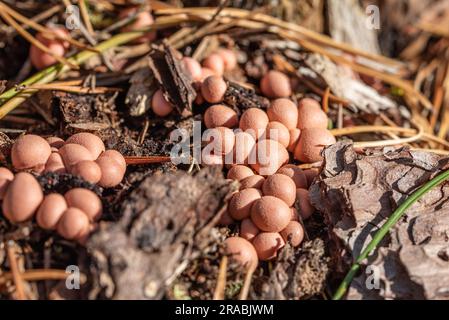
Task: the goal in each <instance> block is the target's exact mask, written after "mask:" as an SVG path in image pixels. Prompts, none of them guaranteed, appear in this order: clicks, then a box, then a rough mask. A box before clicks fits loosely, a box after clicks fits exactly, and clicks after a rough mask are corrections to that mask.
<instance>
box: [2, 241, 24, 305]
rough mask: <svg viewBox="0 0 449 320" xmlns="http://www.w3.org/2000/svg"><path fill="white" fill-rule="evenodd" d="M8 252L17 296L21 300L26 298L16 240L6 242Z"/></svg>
mask: <svg viewBox="0 0 449 320" xmlns="http://www.w3.org/2000/svg"><path fill="white" fill-rule="evenodd" d="M6 252H7V255H8V261H9V266H10V268H11V273H12V279H13V281H14V286H15V288H16V293H17V298H18V299H19V300H26V299H27V298H26V295H25V289H24V287H23V282H22V281H23V279H22V276H21V274H20V270H19V266H18V265H17V260H16V250H15V248H14V242H13V241H9V242H8V243H7V244H6Z"/></svg>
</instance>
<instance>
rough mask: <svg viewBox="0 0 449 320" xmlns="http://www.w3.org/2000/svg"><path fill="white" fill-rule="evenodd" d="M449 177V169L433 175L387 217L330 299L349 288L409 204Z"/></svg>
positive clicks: (335, 297)
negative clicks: (364, 261)
mask: <svg viewBox="0 0 449 320" xmlns="http://www.w3.org/2000/svg"><path fill="white" fill-rule="evenodd" d="M448 178H449V170H446V171H444V172H443V173H441V174H439V175H438V176H436V177H434V178H433V179H432V180H430V181H428V182H427V183H426V184H424V185H423V186H422V187H420V188H419V189H418V190H416V191H415V192H414V193H412V195H410V196H409V197H408V198H407V199H406V200H405V201H404V202H403V203H402V204H401V205H400V206H399V207H398V208H397V209H396V210H395V211H394V212H393V214H392V215H391V216H390V217H389V218H388V220H387V221H386V222H385V223H384V224H383V226H382V227H381V228H380V229H379V231H377V232H376V234H375V235H374V237H373V239H372V240H371V241H370V243H369V244H368V245H367V246H366V248H365V249H364V250H363V251H362V253H361V254H360V255H359V256H358V257H357V259H356V261H355V262H354V264H353V265H352V266H351V269H349V271H348V273H347V274H346V276H345V278H344V279H343V281H342V282H341V284H340V286H339V287H338V289H337V291H336V292H335V294H334V295H333V297H332V299H334V300H340V299H341V298H342V297H343V296H344V295H345V293H346V291H347V289H348V288H349V285H350V284H351V282H352V279H353V278H354V276H355V275H356V273H357V271H358V270H359V269H360V263H361V262H362V261H363V260H365V259H366V258H367V257H368V256H369V255H370V253H371V252H372V251H374V250H375V249H376V248H377V246H378V244H379V243H380V242H381V241H382V239H383V238H384V237H385V235H386V234H387V233H388V231H389V230H390V228H391V227H392V226H393V225H395V224H396V222H398V220H399V219H400V218H401V217H402V216H403V215H404V213H405V212H406V210H407V209H408V208H410V206H412V205H413V203H415V202H416V201H417V200H419V199H420V198H421V197H422V196H424V195H425V194H426V193H427V192H428V191H429V190H430V189H432V188H434V187H436V186H437V185H439V184H440V183H442V182H443V181H445V180H447V179H448Z"/></svg>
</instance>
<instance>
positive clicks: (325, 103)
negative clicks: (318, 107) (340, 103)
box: [323, 87, 331, 113]
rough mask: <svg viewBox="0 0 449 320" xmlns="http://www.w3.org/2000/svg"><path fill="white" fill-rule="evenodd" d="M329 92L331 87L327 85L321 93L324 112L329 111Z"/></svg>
mask: <svg viewBox="0 0 449 320" xmlns="http://www.w3.org/2000/svg"><path fill="white" fill-rule="evenodd" d="M330 93H331V88H329V87H327V88H326V90H324V94H323V111H324V112H325V113H328V112H329V94H330Z"/></svg>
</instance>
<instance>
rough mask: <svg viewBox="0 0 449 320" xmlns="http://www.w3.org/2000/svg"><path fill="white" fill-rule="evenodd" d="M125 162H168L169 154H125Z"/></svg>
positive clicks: (169, 159)
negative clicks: (142, 155) (141, 155)
mask: <svg viewBox="0 0 449 320" xmlns="http://www.w3.org/2000/svg"><path fill="white" fill-rule="evenodd" d="M125 160H126V164H150V163H161V162H170V161H171V158H170V156H144V157H139V156H127V157H125Z"/></svg>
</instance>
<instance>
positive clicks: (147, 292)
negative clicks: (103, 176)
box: [87, 168, 234, 299]
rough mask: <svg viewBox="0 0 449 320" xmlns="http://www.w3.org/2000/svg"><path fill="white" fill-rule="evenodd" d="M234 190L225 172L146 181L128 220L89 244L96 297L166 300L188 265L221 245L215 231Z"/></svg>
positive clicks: (127, 211) (126, 207)
mask: <svg viewBox="0 0 449 320" xmlns="http://www.w3.org/2000/svg"><path fill="white" fill-rule="evenodd" d="M233 188H234V184H232V183H229V182H228V181H226V180H225V179H224V178H223V175H222V172H221V170H220V169H219V168H206V169H203V170H201V172H200V173H198V174H197V175H195V176H191V175H189V174H187V173H185V172H177V173H174V174H155V175H153V176H151V177H148V178H146V179H145V180H144V181H143V182H142V183H141V184H140V186H139V187H137V189H136V190H134V191H133V192H132V193H131V194H130V196H129V197H128V198H127V199H126V200H125V201H124V203H123V206H122V212H123V217H122V218H121V219H120V220H119V221H117V222H107V223H105V222H103V223H101V224H100V228H99V230H98V231H97V232H96V233H95V234H93V235H92V237H91V238H90V240H89V242H88V244H87V247H88V248H89V250H90V251H91V252H92V257H93V259H94V264H93V265H94V267H93V268H92V272H93V275H94V288H96V289H97V290H94V291H93V292H95V295H97V294H98V292H101V293H102V294H103V295H104V296H106V297H108V298H113V299H160V298H162V296H163V295H164V293H165V290H166V288H167V286H169V285H170V282H171V281H173V280H174V278H175V277H176V276H177V275H179V273H180V272H182V270H183V268H185V267H186V266H187V264H188V262H189V261H191V260H192V259H194V258H196V257H198V256H199V254H200V253H204V252H205V251H206V250H207V247H208V246H209V245H210V244H211V243H214V242H215V241H216V239H213V237H212V236H211V234H210V232H209V230H210V228H211V227H212V226H213V225H214V224H215V223H216V222H217V221H218V219H219V218H220V217H219V216H218V215H217V213H218V212H219V211H220V209H221V208H222V207H223V205H224V203H225V200H226V199H227V197H228V195H229V194H230V192H231V191H232V190H233ZM98 288H101V289H102V290H98ZM91 298H95V296H92V295H91Z"/></svg>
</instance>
